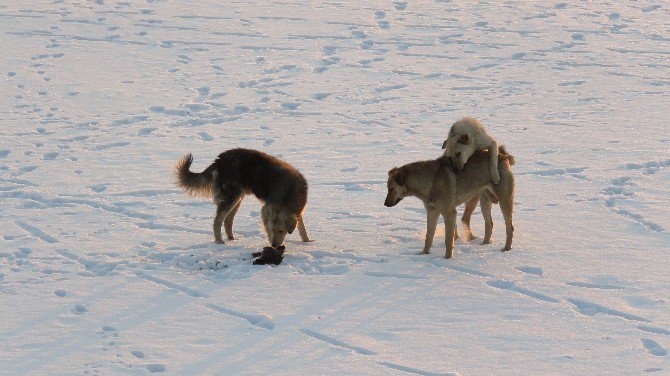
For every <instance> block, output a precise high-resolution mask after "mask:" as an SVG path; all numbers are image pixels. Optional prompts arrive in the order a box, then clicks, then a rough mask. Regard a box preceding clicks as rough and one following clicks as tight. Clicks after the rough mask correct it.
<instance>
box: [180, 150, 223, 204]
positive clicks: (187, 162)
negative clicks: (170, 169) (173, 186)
mask: <svg viewBox="0 0 670 376" xmlns="http://www.w3.org/2000/svg"><path fill="white" fill-rule="evenodd" d="M191 163H193V155H191V153H188V154H186V155H185V156H184V157H183V158H182V159H180V160H178V161H177V163H176V164H175V166H174V173H175V175H177V185H178V186H179V187H181V188H182V189H183V190H185V191H186V192H188V193H189V194H191V195H194V196H204V197H211V196H212V184H213V178H212V173H211V172H210V171H209V169H207V170H205V171H203V172H200V173H197V172H191V170H190V168H191Z"/></svg>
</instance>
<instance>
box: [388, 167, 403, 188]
mask: <svg viewBox="0 0 670 376" xmlns="http://www.w3.org/2000/svg"><path fill="white" fill-rule="evenodd" d="M394 170H395V171H394V172H393V175H391V177H393V180H394V181H395V182H396V183H397V184H398V185H405V178H406V175H407V171H406V170H403V169H400V168H395V169H394Z"/></svg>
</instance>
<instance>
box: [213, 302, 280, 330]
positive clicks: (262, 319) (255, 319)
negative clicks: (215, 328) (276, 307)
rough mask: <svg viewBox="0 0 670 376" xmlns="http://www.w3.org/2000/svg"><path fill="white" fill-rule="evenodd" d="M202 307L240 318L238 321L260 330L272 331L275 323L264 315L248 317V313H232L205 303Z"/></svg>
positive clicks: (226, 309) (232, 311)
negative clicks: (240, 320)
mask: <svg viewBox="0 0 670 376" xmlns="http://www.w3.org/2000/svg"><path fill="white" fill-rule="evenodd" d="M204 306H205V307H207V308H209V309H211V310H214V311H216V312H219V313H223V314H224V315H228V316H233V317H237V318H240V319H244V320H247V321H249V323H251V324H252V325H255V326H257V327H259V328H262V329H268V330H272V329H274V328H275V323H274V322H272V319H271V318H270V317H268V316H267V315H264V314H260V315H250V314H248V313H242V312H237V311H234V310H232V309H230V308H226V307H222V306H220V305H217V304H212V303H207V304H205V305H204Z"/></svg>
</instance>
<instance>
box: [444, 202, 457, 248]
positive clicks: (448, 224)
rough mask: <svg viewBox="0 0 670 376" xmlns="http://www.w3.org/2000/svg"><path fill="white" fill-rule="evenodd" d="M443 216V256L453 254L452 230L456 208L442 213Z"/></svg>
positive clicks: (454, 227) (454, 225)
mask: <svg viewBox="0 0 670 376" xmlns="http://www.w3.org/2000/svg"><path fill="white" fill-rule="evenodd" d="M442 216H443V217H444V246H445V247H446V251H445V253H444V258H452V257H453V256H454V230H455V229H456V208H454V209H453V210H449V211H446V212H443V213H442Z"/></svg>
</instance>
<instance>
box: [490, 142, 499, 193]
mask: <svg viewBox="0 0 670 376" xmlns="http://www.w3.org/2000/svg"><path fill="white" fill-rule="evenodd" d="M489 159H490V161H489V162H490V163H491V164H490V166H491V180H492V181H493V184H498V183H500V174H499V173H498V143H497V142H496V141H493V142H491V146H489Z"/></svg>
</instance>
